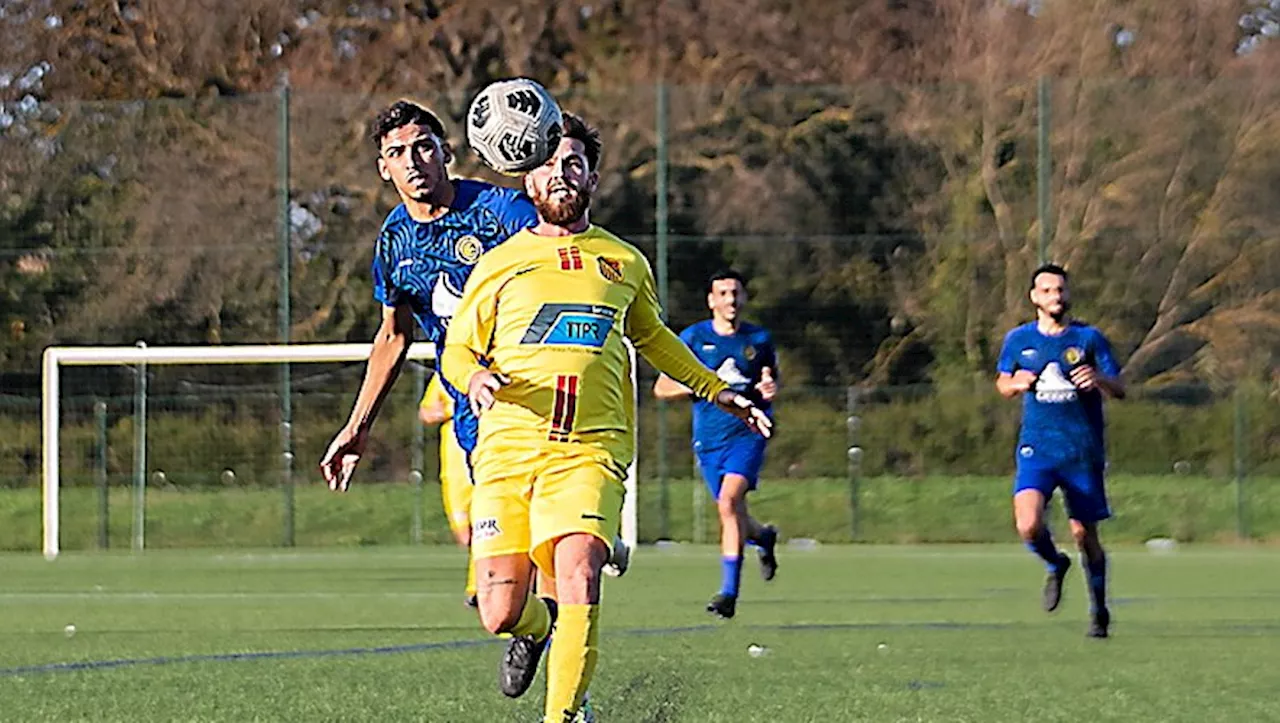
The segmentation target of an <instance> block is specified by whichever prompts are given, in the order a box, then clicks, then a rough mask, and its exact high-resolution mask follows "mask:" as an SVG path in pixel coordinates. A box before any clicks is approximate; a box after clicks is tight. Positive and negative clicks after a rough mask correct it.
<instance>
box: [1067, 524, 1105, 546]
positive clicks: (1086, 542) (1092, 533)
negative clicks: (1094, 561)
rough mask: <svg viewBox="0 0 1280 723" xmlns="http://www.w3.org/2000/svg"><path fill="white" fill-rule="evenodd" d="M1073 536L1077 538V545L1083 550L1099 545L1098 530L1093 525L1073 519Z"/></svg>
mask: <svg viewBox="0 0 1280 723" xmlns="http://www.w3.org/2000/svg"><path fill="white" fill-rule="evenodd" d="M1071 536H1072V537H1073V538H1075V541H1076V547H1077V548H1079V549H1080V550H1081V551H1083V552H1088V551H1089V549H1090V548H1093V547H1097V546H1098V532H1097V528H1095V527H1094V526H1093V525H1086V524H1083V523H1080V522H1076V521H1075V520H1072V521H1071Z"/></svg>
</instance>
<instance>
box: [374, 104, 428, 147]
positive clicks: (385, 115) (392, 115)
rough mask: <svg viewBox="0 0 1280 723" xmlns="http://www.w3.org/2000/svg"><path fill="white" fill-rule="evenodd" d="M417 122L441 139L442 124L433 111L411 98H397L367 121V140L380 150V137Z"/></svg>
mask: <svg viewBox="0 0 1280 723" xmlns="http://www.w3.org/2000/svg"><path fill="white" fill-rule="evenodd" d="M411 124H417V125H422V126H426V127H427V128H428V129H430V130H431V133H432V134H434V135H435V137H436V138H439V139H440V140H441V141H443V140H444V139H445V137H444V124H443V123H441V122H440V119H439V118H437V117H436V114H435V113H432V112H431V111H429V110H427V109H426V108H425V107H424V106H422V105H419V104H417V103H414V102H413V101H411V100H398V101H396V102H394V103H392V104H391V105H389V106H387V107H386V108H384V109H383V110H382V112H380V113H378V115H377V116H376V117H375V118H374V119H373V121H372V122H370V123H369V140H370V141H372V142H373V146H374V148H377V149H378V150H379V151H381V150H382V139H383V138H386V137H387V134H388V133H390V132H391V131H393V130H395V129H397V128H401V127H403V126H407V125H411Z"/></svg>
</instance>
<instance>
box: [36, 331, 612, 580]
mask: <svg viewBox="0 0 1280 723" xmlns="http://www.w3.org/2000/svg"><path fill="white" fill-rule="evenodd" d="M372 348H373V345H372V344H360V343H345V344H241V345H230V346H166V347H149V346H144V345H141V344H139V345H138V346H51V347H48V348H46V349H45V350H44V360H43V366H42V379H41V392H40V397H41V398H40V415H41V429H42V437H43V444H42V448H41V457H42V458H41V468H42V472H43V475H42V478H43V498H44V544H43V550H44V556H45V557H46V558H48V559H53V558H55V557H57V556H58V553H59V551H60V534H59V523H60V518H61V515H60V505H59V498H58V492H59V489H60V480H59V477H58V474H59V472H58V462H59V450H58V446H59V434H58V431H59V423H60V415H59V405H60V401H61V394H60V386H61V385H60V378H59V376H60V373H61V369H62V367H63V366H95V365H106V364H280V363H312V362H359V361H367V360H368V358H369V353H370V351H371V350H372ZM627 350H628V352H629V353H630V355H631V365H630V366H631V381H632V389H633V391H634V389H635V373H636V372H635V369H636V365H635V350H634V349H632V348H631V346H630V344H628V345H627ZM408 358H409V359H414V360H419V361H429V360H433V359H435V358H436V349H435V345H434V344H431V343H428V342H418V343H416V344H413V345H411V346H410V347H409V354H408ZM626 487H627V495H626V498H625V502H624V506H623V511H622V537H623V539H624V540H625V541H626V542H627V543H629V544H630V545H632V546H633V547H634V546H635V543H636V532H637V528H636V499H635V498H636V474H635V463H634V462H633V463H632V464H631V467H630V468H629V469H628V470H627V480H626Z"/></svg>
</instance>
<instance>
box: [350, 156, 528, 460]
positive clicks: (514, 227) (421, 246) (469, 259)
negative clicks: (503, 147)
mask: <svg viewBox="0 0 1280 723" xmlns="http://www.w3.org/2000/svg"><path fill="white" fill-rule="evenodd" d="M454 189H455V191H456V195H455V196H454V200H453V206H452V208H451V210H450V211H449V212H448V213H446V214H445V215H443V216H441V217H440V218H437V219H435V220H434V221H428V222H425V223H424V222H421V221H415V220H414V219H413V218H412V217H411V216H410V215H409V211H408V210H407V209H405V207H404V205H403V204H401V205H399V206H396V207H395V209H393V210H392V211H391V213H389V214H387V220H386V221H383V223H382V230H381V231H380V232H379V233H378V246H377V250H376V251H375V252H374V255H373V295H374V298H376V299H377V300H378V301H380V302H382V304H383V305H385V306H396V305H398V304H400V303H401V302H404V303H407V304H409V306H410V307H411V308H412V309H413V316H414V318H415V319H416V320H417V321H418V325H419V326H420V327H422V331H423V333H424V334H425V335H426V339H427V341H430V342H432V343H434V344H435V345H436V348H437V350H439V349H442V348H443V347H444V337H445V331H446V330H447V329H448V326H449V320H450V319H452V318H453V312H454V310H455V309H457V307H458V302H460V301H461V300H462V290H463V288H464V287H465V286H466V284H467V277H468V276H470V275H471V270H472V269H473V268H475V265H476V262H477V261H479V260H480V255H481V254H483V253H484V252H486V251H488V250H489V249H491V248H493V247H494V246H497V245H498V244H500V243H502V242H503V241H506V240H507V239H508V238H510V237H511V236H512V235H514V234H515V233H516V232H517V231H520V230H521V229H524V228H526V227H528V226H533V225H534V224H536V223H537V222H538V214H537V211H536V210H535V209H534V207H533V202H532V201H530V200H529V197H528V196H526V195H524V194H523V193H521V192H519V191H514V190H512V189H510V188H503V187H501V186H494V185H492V184H489V183H483V182H480V181H470V180H459V181H454ZM441 379H442V380H443V377H441ZM445 389H446V390H447V391H448V392H449V394H450V395H451V396H452V397H453V399H454V409H455V413H454V425H453V428H454V433H455V435H456V436H457V438H458V444H459V445H461V447H462V448H463V449H464V450H466V451H467V452H468V453H469V452H471V450H472V449H473V448H474V447H475V442H476V437H477V424H476V419H475V416H474V415H473V414H472V413H471V405H470V404H468V403H467V401H466V394H465V393H463V392H460V391H459V390H457V389H454V388H453V387H452V386H450V385H449V384H448V383H446V384H445Z"/></svg>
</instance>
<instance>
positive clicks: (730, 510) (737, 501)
mask: <svg viewBox="0 0 1280 723" xmlns="http://www.w3.org/2000/svg"><path fill="white" fill-rule="evenodd" d="M744 502H745V500H744V499H743V498H742V497H740V496H734V495H721V496H720V498H719V499H717V500H716V509H718V510H719V511H720V517H721V519H733V518H735V517H737V516H738V515H740V514H741V513H742V508H743V503H744Z"/></svg>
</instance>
